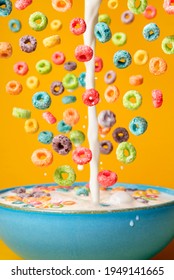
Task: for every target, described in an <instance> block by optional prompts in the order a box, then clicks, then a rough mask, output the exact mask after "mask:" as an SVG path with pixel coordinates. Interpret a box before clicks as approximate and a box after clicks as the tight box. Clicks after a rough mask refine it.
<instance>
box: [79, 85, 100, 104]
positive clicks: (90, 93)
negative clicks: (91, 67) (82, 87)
mask: <svg viewBox="0 0 174 280" xmlns="http://www.w3.org/2000/svg"><path fill="white" fill-rule="evenodd" d="M99 98H100V95H99V93H98V91H97V90H95V89H94V88H91V89H87V90H86V91H85V93H84V94H83V95H82V100H83V103H84V104H86V105H87V106H94V105H96V104H97V103H98V102H99Z"/></svg>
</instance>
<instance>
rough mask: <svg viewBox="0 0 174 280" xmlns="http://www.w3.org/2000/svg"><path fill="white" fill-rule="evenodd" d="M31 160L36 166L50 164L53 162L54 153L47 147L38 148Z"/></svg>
mask: <svg viewBox="0 0 174 280" xmlns="http://www.w3.org/2000/svg"><path fill="white" fill-rule="evenodd" d="M31 161H32V163H33V164H34V165H36V166H40V167H43V166H48V165H50V164H51V163H52V162H53V154H52V152H50V151H49V150H47V149H44V148H43V149H38V150H35V151H34V152H33V154H32V156H31Z"/></svg>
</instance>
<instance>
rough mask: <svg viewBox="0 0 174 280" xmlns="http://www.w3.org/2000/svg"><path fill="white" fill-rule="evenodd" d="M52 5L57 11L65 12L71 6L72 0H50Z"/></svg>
mask: <svg viewBox="0 0 174 280" xmlns="http://www.w3.org/2000/svg"><path fill="white" fill-rule="evenodd" d="M52 6H53V8H54V9H55V10H56V11H58V12H66V11H67V10H69V9H71V8H72V0H52Z"/></svg>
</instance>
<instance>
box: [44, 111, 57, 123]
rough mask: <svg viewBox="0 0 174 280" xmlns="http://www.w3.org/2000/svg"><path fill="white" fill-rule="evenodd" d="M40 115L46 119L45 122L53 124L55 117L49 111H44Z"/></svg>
mask: <svg viewBox="0 0 174 280" xmlns="http://www.w3.org/2000/svg"><path fill="white" fill-rule="evenodd" d="M42 117H43V119H44V120H46V121H47V123H49V124H54V123H56V121H57V119H56V118H55V116H53V114H52V113H51V112H44V113H43V114H42Z"/></svg>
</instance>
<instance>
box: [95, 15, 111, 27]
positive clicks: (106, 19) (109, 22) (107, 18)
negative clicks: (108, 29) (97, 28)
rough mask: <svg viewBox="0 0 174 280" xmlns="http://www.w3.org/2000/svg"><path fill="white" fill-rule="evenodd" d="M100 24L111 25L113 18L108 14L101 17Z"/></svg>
mask: <svg viewBox="0 0 174 280" xmlns="http://www.w3.org/2000/svg"><path fill="white" fill-rule="evenodd" d="M98 22H105V23H106V24H107V25H110V24H111V18H110V16H108V15H107V14H102V15H99V17H98Z"/></svg>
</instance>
